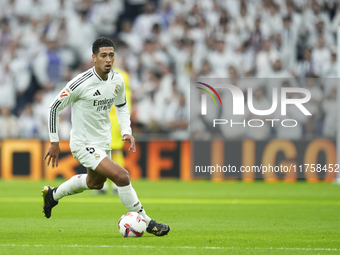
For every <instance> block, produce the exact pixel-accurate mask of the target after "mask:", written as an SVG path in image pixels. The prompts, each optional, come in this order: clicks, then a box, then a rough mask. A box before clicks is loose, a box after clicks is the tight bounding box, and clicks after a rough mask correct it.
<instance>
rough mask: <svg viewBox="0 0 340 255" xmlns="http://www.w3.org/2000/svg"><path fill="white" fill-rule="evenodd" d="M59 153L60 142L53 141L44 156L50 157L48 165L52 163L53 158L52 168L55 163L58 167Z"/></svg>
mask: <svg viewBox="0 0 340 255" xmlns="http://www.w3.org/2000/svg"><path fill="white" fill-rule="evenodd" d="M59 153H60V147H59V142H54V143H51V145H50V147H49V148H48V150H47V152H46V155H45V157H44V160H46V159H47V158H48V161H47V166H49V165H50V162H51V159H52V168H54V165H55V167H58V160H59Z"/></svg>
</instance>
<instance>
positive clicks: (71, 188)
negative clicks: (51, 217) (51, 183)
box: [53, 174, 89, 201]
mask: <svg viewBox="0 0 340 255" xmlns="http://www.w3.org/2000/svg"><path fill="white" fill-rule="evenodd" d="M86 177H87V174H79V175H75V176H73V177H71V179H69V180H67V181H66V182H64V183H62V184H61V185H60V186H59V187H58V188H57V190H56V191H55V192H53V198H54V200H55V201H58V200H59V199H61V198H63V197H65V196H69V195H73V194H77V193H81V192H83V191H84V190H87V189H89V187H88V186H87V184H86Z"/></svg>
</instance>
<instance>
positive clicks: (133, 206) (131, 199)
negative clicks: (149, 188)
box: [117, 183, 151, 225]
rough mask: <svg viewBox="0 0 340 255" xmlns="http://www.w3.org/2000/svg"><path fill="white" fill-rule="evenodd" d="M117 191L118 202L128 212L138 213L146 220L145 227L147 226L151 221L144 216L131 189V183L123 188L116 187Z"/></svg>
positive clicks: (139, 203)
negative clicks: (120, 202)
mask: <svg viewBox="0 0 340 255" xmlns="http://www.w3.org/2000/svg"><path fill="white" fill-rule="evenodd" d="M117 189H118V194H119V198H120V201H122V203H123V204H124V205H125V207H126V209H128V210H129V211H130V212H138V213H140V214H141V215H142V216H143V217H144V219H145V220H146V225H149V222H150V221H151V219H150V217H149V216H148V215H146V213H145V210H144V208H143V206H142V204H141V202H139V200H138V197H137V193H136V191H135V190H134V188H133V187H132V185H131V183H130V184H129V185H127V186H124V187H117Z"/></svg>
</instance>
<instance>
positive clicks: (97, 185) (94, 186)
mask: <svg viewBox="0 0 340 255" xmlns="http://www.w3.org/2000/svg"><path fill="white" fill-rule="evenodd" d="M86 184H87V186H88V187H89V189H102V188H103V187H104V182H101V183H93V182H91V181H87V183H86Z"/></svg>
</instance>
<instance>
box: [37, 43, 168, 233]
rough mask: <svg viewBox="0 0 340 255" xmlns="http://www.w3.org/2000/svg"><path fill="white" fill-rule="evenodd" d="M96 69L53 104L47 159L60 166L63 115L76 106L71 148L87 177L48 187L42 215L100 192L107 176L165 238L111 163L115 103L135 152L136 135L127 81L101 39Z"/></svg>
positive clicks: (163, 230)
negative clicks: (67, 198) (62, 202)
mask: <svg viewBox="0 0 340 255" xmlns="http://www.w3.org/2000/svg"><path fill="white" fill-rule="evenodd" d="M92 53H93V54H92V59H93V61H94V67H92V68H91V69H89V70H87V71H86V72H84V73H82V74H79V75H78V76H76V77H75V78H74V79H73V80H71V81H70V82H68V83H67V84H66V86H65V88H64V89H63V90H62V91H61V92H60V93H59V94H58V96H57V97H56V98H55V100H54V101H53V103H52V104H51V106H50V111H49V119H48V128H49V135H50V141H51V145H50V147H49V148H48V150H47V153H46V155H45V157H44V160H46V159H47V165H49V164H50V163H52V168H54V167H58V158H59V153H60V147H59V137H58V119H59V112H60V111H61V110H62V109H64V108H65V107H66V106H67V105H68V104H70V103H71V104H72V130H71V139H70V147H71V152H72V155H73V157H74V158H75V159H76V160H78V161H79V163H80V164H82V165H83V166H85V167H86V168H87V174H80V175H75V176H73V177H72V178H71V179H69V180H68V181H66V182H64V183H62V184H61V185H60V186H59V187H56V188H53V187H49V186H45V187H43V190H42V196H43V202H44V203H43V212H44V214H45V217H46V218H50V217H51V211H52V208H53V207H54V206H56V205H57V204H58V202H59V200H60V199H61V198H63V197H64V196H68V195H73V194H77V193H81V192H83V191H84V190H87V189H101V188H103V185H104V183H105V181H106V179H107V178H109V179H110V180H111V181H113V182H114V183H115V184H116V185H117V189H118V194H119V198H120V200H121V201H122V203H123V204H124V206H125V207H126V208H127V209H128V210H129V211H132V212H138V213H140V214H141V215H143V217H144V218H145V220H146V222H147V226H148V227H147V232H149V233H152V234H154V235H156V236H163V235H166V234H167V233H168V232H169V231H170V227H169V226H168V225H166V224H162V223H157V222H156V221H154V220H152V219H151V218H150V217H149V216H148V215H147V214H146V213H145V210H144V208H143V206H142V204H141V203H140V201H139V200H138V197H137V194H136V192H135V190H134V189H133V187H132V186H131V183H130V177H129V173H128V172H127V171H126V170H125V169H124V168H122V167H121V166H120V165H118V164H117V163H116V162H114V161H112V160H111V159H110V151H111V150H110V142H111V134H110V129H111V124H110V118H109V113H110V109H111V106H112V104H114V105H115V107H116V110H117V117H118V122H119V124H120V126H121V135H122V137H123V138H122V140H123V141H126V142H129V143H130V147H129V151H131V150H132V151H133V152H135V151H136V147H135V139H134V137H133V136H132V135H131V133H132V132H131V127H130V113H129V109H128V105H127V103H126V99H125V86H124V80H123V77H122V75H121V74H120V73H118V72H116V71H114V70H113V69H112V65H113V62H114V59H115V51H114V44H113V42H112V41H111V40H110V39H108V38H105V37H102V38H98V39H97V40H96V41H95V42H94V43H93V45H92Z"/></svg>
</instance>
